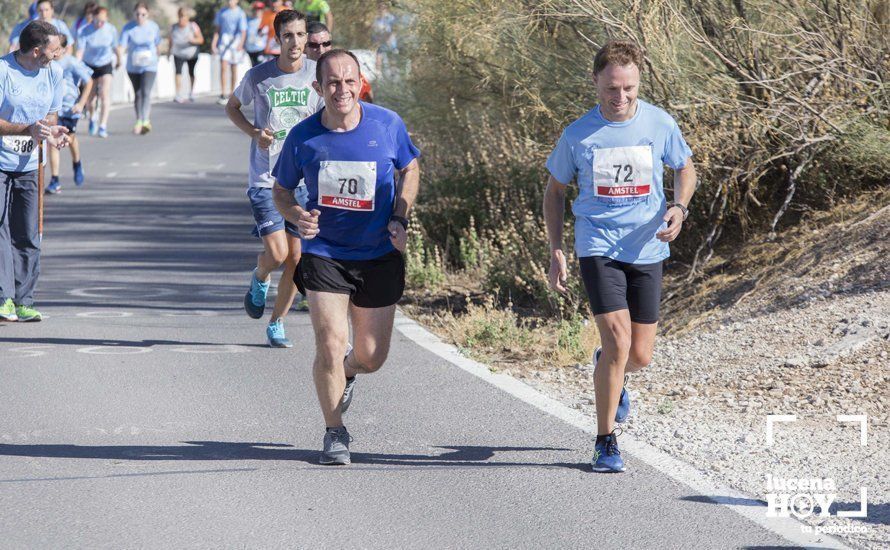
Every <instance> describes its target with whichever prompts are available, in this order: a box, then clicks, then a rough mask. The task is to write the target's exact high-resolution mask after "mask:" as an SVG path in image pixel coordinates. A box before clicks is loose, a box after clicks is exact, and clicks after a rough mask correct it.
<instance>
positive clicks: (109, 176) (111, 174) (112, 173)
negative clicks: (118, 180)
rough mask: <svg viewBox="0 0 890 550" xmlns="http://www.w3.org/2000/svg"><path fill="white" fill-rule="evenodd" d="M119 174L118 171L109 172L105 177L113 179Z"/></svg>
mask: <svg viewBox="0 0 890 550" xmlns="http://www.w3.org/2000/svg"><path fill="white" fill-rule="evenodd" d="M116 175H117V172H108V173H107V174H105V179H111V178H113V177H115V176H116Z"/></svg>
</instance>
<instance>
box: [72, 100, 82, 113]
mask: <svg viewBox="0 0 890 550" xmlns="http://www.w3.org/2000/svg"><path fill="white" fill-rule="evenodd" d="M82 112H83V105H81V104H79V103H75V104H74V106H73V107H71V113H72V114H75V115H79V114H80V113H82Z"/></svg>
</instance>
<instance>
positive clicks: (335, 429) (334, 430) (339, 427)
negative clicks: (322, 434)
mask: <svg viewBox="0 0 890 550" xmlns="http://www.w3.org/2000/svg"><path fill="white" fill-rule="evenodd" d="M345 429H346V426H334V427H333V428H332V427H330V426H326V427H325V430H326V431H328V432H336V431H337V430H345Z"/></svg>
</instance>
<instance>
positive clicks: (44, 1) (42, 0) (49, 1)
mask: <svg viewBox="0 0 890 550" xmlns="http://www.w3.org/2000/svg"><path fill="white" fill-rule="evenodd" d="M40 4H49V7H51V8H53V9H56V7H55V6H53V0H37V5H38V6H39V5H40Z"/></svg>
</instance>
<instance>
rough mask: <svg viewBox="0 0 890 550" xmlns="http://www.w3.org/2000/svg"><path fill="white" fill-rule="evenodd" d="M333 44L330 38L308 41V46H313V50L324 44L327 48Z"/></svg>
mask: <svg viewBox="0 0 890 550" xmlns="http://www.w3.org/2000/svg"><path fill="white" fill-rule="evenodd" d="M331 44H333V42H331V41H330V40H328V41H327V42H306V47H307V48H312V49H313V50H317V49H318V48H321V47H322V46H324V47H325V48H329V47H330V46H331Z"/></svg>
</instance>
